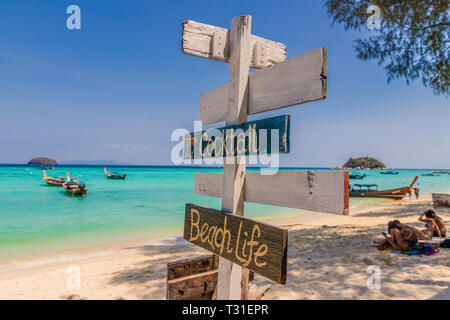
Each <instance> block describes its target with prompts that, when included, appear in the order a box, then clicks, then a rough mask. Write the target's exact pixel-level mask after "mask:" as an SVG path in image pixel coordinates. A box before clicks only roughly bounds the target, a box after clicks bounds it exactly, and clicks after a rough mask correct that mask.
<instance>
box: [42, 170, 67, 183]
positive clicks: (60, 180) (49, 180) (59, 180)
mask: <svg viewBox="0 0 450 320" xmlns="http://www.w3.org/2000/svg"><path fill="white" fill-rule="evenodd" d="M42 172H43V173H44V181H45V182H47V184H48V185H51V186H62V185H63V183H64V182H66V178H64V177H58V178H52V177H49V176H48V175H47V172H46V171H45V170H42Z"/></svg>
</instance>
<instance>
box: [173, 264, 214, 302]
mask: <svg viewBox="0 0 450 320" xmlns="http://www.w3.org/2000/svg"><path fill="white" fill-rule="evenodd" d="M218 267H219V259H218V256H203V257H198V258H192V259H185V260H180V261H174V262H171V263H169V264H167V300H185V299H189V300H211V299H212V296H213V294H214V291H215V290H216V287H217V275H218Z"/></svg>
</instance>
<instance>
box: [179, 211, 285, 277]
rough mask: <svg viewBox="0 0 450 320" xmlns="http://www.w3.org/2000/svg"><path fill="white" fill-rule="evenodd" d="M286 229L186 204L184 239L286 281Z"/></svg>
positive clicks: (234, 261) (266, 275)
mask: <svg viewBox="0 0 450 320" xmlns="http://www.w3.org/2000/svg"><path fill="white" fill-rule="evenodd" d="M287 236H288V231H287V229H284V228H280V227H276V226H272V225H268V224H265V223H261V222H257V221H253V220H251V219H247V218H244V217H240V216H236V215H231V214H227V213H224V212H222V211H218V210H214V209H210V208H205V207H201V206H196V205H193V204H189V203H188V204H186V214H185V221H184V239H186V240H187V241H189V242H191V243H193V244H195V245H197V246H200V247H202V248H204V249H206V250H208V251H211V252H212V253H214V254H216V255H218V256H221V257H223V258H225V259H227V260H229V261H231V262H233V263H235V264H238V265H240V266H242V267H244V268H247V269H249V270H252V271H254V272H256V273H258V274H260V275H262V276H264V277H266V278H268V279H271V280H273V281H276V282H278V283H280V284H285V283H286V265H287V241H288V239H287Z"/></svg>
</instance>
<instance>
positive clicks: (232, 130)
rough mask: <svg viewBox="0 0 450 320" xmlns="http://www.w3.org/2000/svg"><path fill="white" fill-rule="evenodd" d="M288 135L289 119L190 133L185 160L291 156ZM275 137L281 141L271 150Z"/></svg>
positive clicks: (275, 119) (186, 139)
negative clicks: (284, 154)
mask: <svg viewBox="0 0 450 320" xmlns="http://www.w3.org/2000/svg"><path fill="white" fill-rule="evenodd" d="M275 131H276V132H275ZM275 134H276V135H275ZM289 134H290V117H289V116H279V117H273V118H267V119H263V120H257V121H250V122H246V123H243V124H238V125H233V126H227V127H223V128H218V129H209V130H206V131H203V132H191V133H189V134H188V135H187V136H186V137H185V140H184V146H185V148H184V158H185V159H201V158H215V157H216V158H221V157H225V156H236V155H240V156H247V155H257V154H274V153H289ZM272 135H274V136H275V137H278V139H277V140H276V141H277V145H276V146H272Z"/></svg>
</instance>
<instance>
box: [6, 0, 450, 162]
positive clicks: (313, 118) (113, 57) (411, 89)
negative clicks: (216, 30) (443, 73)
mask: <svg viewBox="0 0 450 320" xmlns="http://www.w3.org/2000/svg"><path fill="white" fill-rule="evenodd" d="M71 4H77V5H79V6H80V8H81V16H82V17H81V18H82V29H81V30H68V29H67V28H66V19H67V17H68V14H66V8H67V7H68V6H69V5H71ZM240 14H250V15H252V18H253V19H252V20H253V24H252V33H253V34H255V35H258V36H261V37H265V38H268V39H271V40H275V41H279V42H283V43H284V44H286V45H287V56H288V57H293V56H296V55H298V54H301V53H304V52H306V51H309V50H311V49H315V48H317V47H319V46H323V47H326V48H327V53H328V97H327V99H326V100H324V101H319V102H312V103H308V104H303V105H300V106H294V107H290V108H285V109H281V110H278V111H273V112H268V113H265V114H264V115H258V116H251V117H249V120H253V119H256V118H261V117H270V116H275V115H281V114H290V115H291V154H289V155H285V156H282V157H281V164H282V165H284V166H306V167H310V166H314V167H324V166H337V165H342V164H343V163H344V162H345V161H346V160H347V159H348V158H349V157H351V156H365V155H371V156H374V157H377V158H379V159H380V160H382V161H384V162H385V163H386V164H387V165H388V166H389V167H395V168H448V167H449V163H450V147H449V141H450V129H449V119H450V108H449V101H448V100H446V99H445V98H444V97H443V96H435V95H433V93H432V92H431V90H429V89H426V88H424V87H423V86H422V84H421V83H420V82H414V83H413V84H412V85H410V86H407V85H406V82H405V80H403V79H400V80H396V81H393V82H391V83H390V84H387V83H386V75H385V72H384V71H383V69H382V68H381V67H380V66H378V65H377V63H376V62H375V61H371V62H363V61H360V60H358V59H356V57H355V53H354V51H353V48H352V46H353V40H355V39H356V38H357V37H358V36H361V34H360V33H356V32H346V31H344V29H343V27H342V26H340V25H335V26H331V21H330V19H329V18H328V17H327V15H326V9H325V8H324V7H323V5H322V1H318V0H309V1H306V0H305V1H299V0H280V1H277V2H273V1H270V2H269V1H265V0H264V1H263V0H259V1H244V0H240V1H215V0H214V1H213V0H209V1H197V0H189V1H175V0H172V1H149V0H147V1H140V0H139V1H137V0H135V1H125V0H115V1H103V0H96V1H92V0H76V1H75V0H74V1H62V0H58V1H44V0H40V1H31V0H27V1H22V0H17V1H10V0H0V132H1V134H0V163H24V162H26V161H28V160H29V159H30V158H32V157H34V156H38V155H43V156H49V157H52V158H55V159H57V160H58V161H70V160H116V161H120V162H126V163H134V164H160V165H164V164H169V165H170V164H171V162H170V151H171V149H172V147H173V146H174V143H173V142H171V141H170V135H171V133H172V131H173V130H174V129H176V128H187V129H189V130H192V129H193V121H194V120H196V119H198V115H199V101H200V94H202V93H204V92H207V91H209V90H212V89H215V88H216V87H218V86H219V85H222V84H224V83H226V82H228V80H229V68H228V65H227V64H226V63H224V62H219V61H213V60H207V59H202V58H198V57H192V56H188V55H185V54H183V53H182V52H181V25H182V22H183V21H184V20H187V19H191V20H195V21H198V22H203V23H207V24H212V25H216V26H221V27H229V25H230V23H231V19H232V18H233V17H234V16H237V15H240ZM369 32H370V31H369V30H363V31H362V35H368V34H369ZM218 125H219V126H221V125H223V123H220V124H218Z"/></svg>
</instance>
